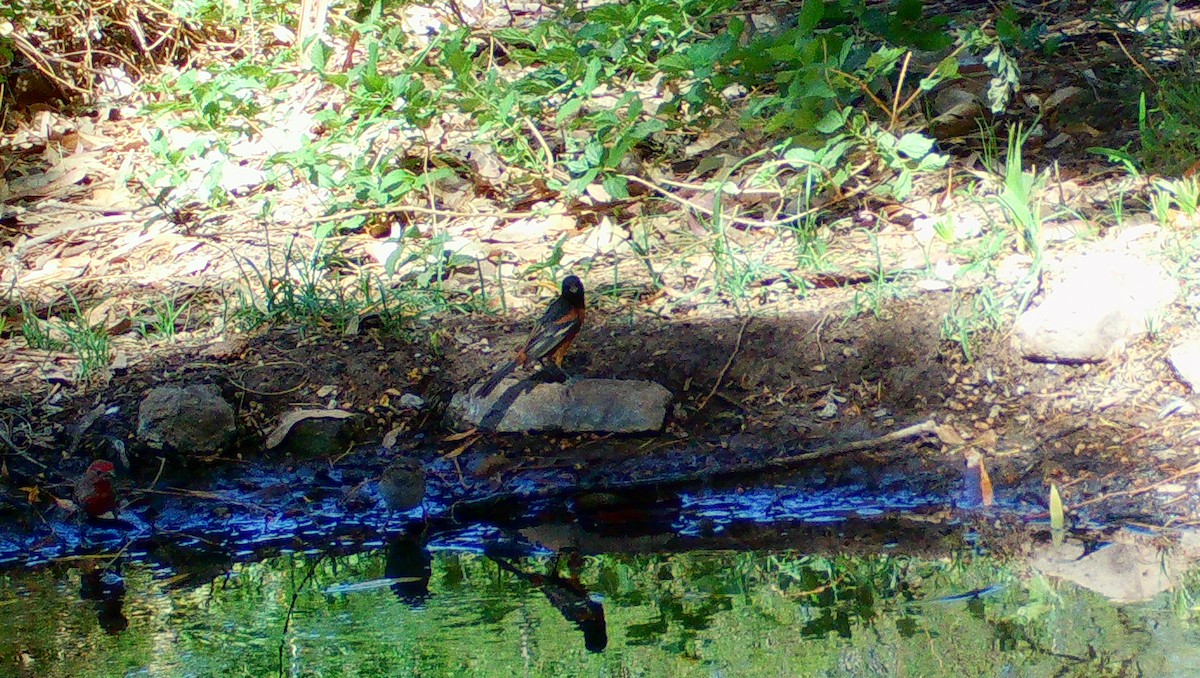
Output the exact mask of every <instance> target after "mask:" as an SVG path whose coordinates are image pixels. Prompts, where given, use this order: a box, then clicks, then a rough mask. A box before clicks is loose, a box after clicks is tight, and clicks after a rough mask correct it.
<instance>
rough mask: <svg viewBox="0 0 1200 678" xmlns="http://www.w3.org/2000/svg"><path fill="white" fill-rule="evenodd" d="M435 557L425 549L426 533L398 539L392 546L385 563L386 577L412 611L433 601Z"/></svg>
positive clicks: (399, 598) (388, 549) (397, 595)
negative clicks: (430, 591) (430, 594)
mask: <svg viewBox="0 0 1200 678" xmlns="http://www.w3.org/2000/svg"><path fill="white" fill-rule="evenodd" d="M432 563H433V557H432V556H431V555H430V554H429V549H427V548H425V542H424V539H423V536H422V533H417V534H408V535H403V536H400V537H397V538H396V539H394V540H392V542H391V543H389V544H388V547H387V554H386V556H385V558H384V562H383V573H384V576H385V577H387V578H389V579H392V580H393V581H392V584H391V589H392V593H394V594H396V598H397V599H398V600H399V601H400V602H402V603H404V604H406V605H409V606H411V607H419V606H420V605H422V604H423V603H424V602H425V599H426V598H428V597H429V578H430V576H431V575H432V574H433V567H432Z"/></svg>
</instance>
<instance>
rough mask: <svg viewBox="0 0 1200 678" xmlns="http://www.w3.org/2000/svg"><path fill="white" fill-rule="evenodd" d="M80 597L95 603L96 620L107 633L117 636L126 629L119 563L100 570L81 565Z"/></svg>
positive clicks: (126, 622)
mask: <svg viewBox="0 0 1200 678" xmlns="http://www.w3.org/2000/svg"><path fill="white" fill-rule="evenodd" d="M79 597H80V598H82V599H84V600H89V601H92V602H93V603H95V607H96V620H97V621H99V622H100V628H102V629H104V630H105V631H106V632H108V633H110V634H112V635H116V634H118V633H121V632H122V631H124V630H125V629H127V628H129V619H128V618H126V617H125V611H124V607H125V580H124V579H123V578H122V577H121V573H120V563H119V562H114V563H112V564H111V565H109V566H108V567H106V568H101V567H97V566H96V564H95V563H94V562H92V561H84V565H83V566H82V567H80V569H79Z"/></svg>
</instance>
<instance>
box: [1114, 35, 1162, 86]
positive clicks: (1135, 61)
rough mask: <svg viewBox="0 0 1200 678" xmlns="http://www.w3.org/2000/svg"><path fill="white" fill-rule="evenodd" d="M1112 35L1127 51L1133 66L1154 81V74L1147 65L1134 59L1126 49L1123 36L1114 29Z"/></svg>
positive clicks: (1126, 53)
mask: <svg viewBox="0 0 1200 678" xmlns="http://www.w3.org/2000/svg"><path fill="white" fill-rule="evenodd" d="M1112 36H1113V37H1114V38H1116V40H1117V45H1118V46H1119V47H1120V48H1121V51H1122V52H1124V53H1125V56H1126V57H1128V59H1129V61H1130V63H1132V64H1133V67H1134V68H1136V69H1138V70H1139V71H1141V72H1142V75H1144V76H1146V79H1147V80H1149V81H1150V82H1154V76H1152V75H1150V71H1148V70H1146V67H1145V66H1143V65H1142V64H1141V62H1140V61H1138V60H1137V59H1134V58H1133V55H1132V54H1130V53H1129V50H1127V49H1125V43H1123V42H1121V36H1120V35H1118V34H1117V32H1116V31H1113V34H1112Z"/></svg>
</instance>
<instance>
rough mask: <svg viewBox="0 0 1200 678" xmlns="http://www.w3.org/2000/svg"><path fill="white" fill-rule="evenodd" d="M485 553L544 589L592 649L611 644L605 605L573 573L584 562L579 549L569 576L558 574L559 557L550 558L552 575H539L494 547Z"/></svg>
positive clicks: (572, 556) (571, 557) (573, 554)
mask: <svg viewBox="0 0 1200 678" xmlns="http://www.w3.org/2000/svg"><path fill="white" fill-rule="evenodd" d="M484 554H485V555H487V557H488V558H491V559H492V560H493V561H495V563H496V564H497V565H499V566H500V568H501V569H503V570H507V571H508V572H511V573H512V574H513V575H515V576H516V577H518V578H520V579H522V580H524V581H527V582H529V583H530V584H532V585H533V586H536V587H537V588H539V589H541V591H542V593H543V594H545V596H546V600H548V601H550V604H551V605H553V606H554V609H556V610H558V611H559V613H560V614H562V616H563V618H565V619H566V620H567V621H569V622H571V623H572V624H574V625H575V626H576V627H578V628H579V630H580V631H582V632H583V645H584V647H586V648H587V649H588V651H589V652H601V651H603V650H604V648H605V647H608V624H607V622H605V620H604V606H603V605H601V604H600V603H598V602H596V601H595V600H592V596H591V593H590V592H589V591H588V590H587V588H585V587H584V585H583V583H582V582H580V581H579V576H578V575H576V574H572V572H574V571H577V570H578V567H577V566H578V565H579V564H580V563H579V554H578V552H576V551H571V554H570V555H569V556H568V561H567V571H568V574H567V576H566V577H563V576H560V575H559V574H558V569H559V567H558V560H559V557H558V556H555V557H554V559H552V560H551V561H550V564H549V567H548V568H547V569H548V570H549V573H548V574H537V573H534V572H525V571H524V570H521V569H520V568H518V567H517V566H516V565H514V564H513V563H512V562H511V561H510V560H509V559H508V558H506V557H505V556H504V555H501V554H500V553H496V552H495V550H494V549H488V548H485V549H484Z"/></svg>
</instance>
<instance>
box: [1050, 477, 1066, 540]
mask: <svg viewBox="0 0 1200 678" xmlns="http://www.w3.org/2000/svg"><path fill="white" fill-rule="evenodd" d="M1065 525H1066V515H1065V514H1064V512H1063V503H1062V497H1061V496H1059V494H1058V485H1055V484H1054V483H1050V529H1052V530H1061V529H1063V527H1064V526H1065Z"/></svg>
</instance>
